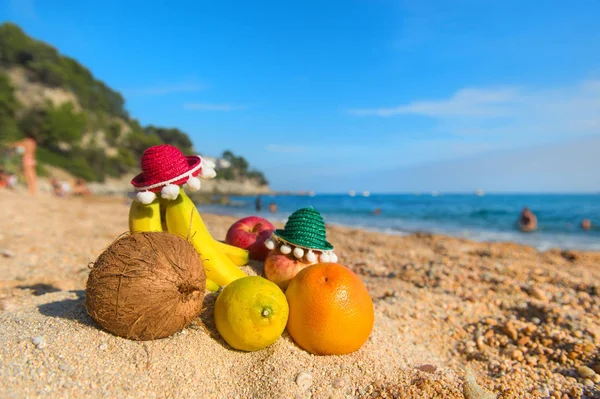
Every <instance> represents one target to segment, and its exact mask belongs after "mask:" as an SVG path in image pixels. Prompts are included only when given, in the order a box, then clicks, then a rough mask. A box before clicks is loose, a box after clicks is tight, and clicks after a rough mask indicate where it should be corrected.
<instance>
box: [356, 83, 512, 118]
mask: <svg viewBox="0 0 600 399" xmlns="http://www.w3.org/2000/svg"><path fill="white" fill-rule="evenodd" d="M518 98H519V96H518V92H517V90H515V89H511V88H501V89H470V88H467V89H461V90H459V91H457V92H456V93H455V94H454V95H452V96H451V97H450V98H448V99H446V100H438V101H415V102H412V103H409V104H404V105H399V106H397V107H390V108H363V109H352V110H350V111H349V112H350V113H351V114H353V115H359V116H366V115H376V116H394V115H407V114H416V115H423V116H429V117H433V118H443V117H453V116H501V115H504V114H506V112H507V111H509V110H508V109H506V108H507V106H510V105H511V104H512V103H513V102H514V101H516V100H518Z"/></svg>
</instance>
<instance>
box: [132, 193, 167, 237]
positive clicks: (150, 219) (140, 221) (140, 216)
mask: <svg viewBox="0 0 600 399" xmlns="http://www.w3.org/2000/svg"><path fill="white" fill-rule="evenodd" d="M143 231H163V229H162V223H161V221H160V203H159V201H158V199H155V200H154V201H153V202H151V203H150V204H148V205H145V204H142V203H141V202H139V201H133V202H132V203H131V206H130V207H129V232H130V233H132V234H133V233H139V232H143Z"/></svg>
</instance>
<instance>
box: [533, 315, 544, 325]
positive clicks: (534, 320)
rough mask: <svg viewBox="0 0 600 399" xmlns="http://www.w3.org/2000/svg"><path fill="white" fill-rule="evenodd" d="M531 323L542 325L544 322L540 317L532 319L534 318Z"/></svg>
mask: <svg viewBox="0 0 600 399" xmlns="http://www.w3.org/2000/svg"><path fill="white" fill-rule="evenodd" d="M531 322H532V323H533V324H536V325H539V324H541V322H542V321H541V320H540V318H539V317H532V318H531Z"/></svg>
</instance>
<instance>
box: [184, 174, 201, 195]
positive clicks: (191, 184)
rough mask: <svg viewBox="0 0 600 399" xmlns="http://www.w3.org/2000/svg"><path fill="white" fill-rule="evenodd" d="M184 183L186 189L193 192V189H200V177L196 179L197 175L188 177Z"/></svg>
mask: <svg viewBox="0 0 600 399" xmlns="http://www.w3.org/2000/svg"><path fill="white" fill-rule="evenodd" d="M185 185H186V187H187V188H188V190H190V191H192V192H194V191H198V190H200V186H201V185H202V184H201V183H200V179H198V178H197V177H194V176H190V178H189V179H188V181H187V183H185Z"/></svg>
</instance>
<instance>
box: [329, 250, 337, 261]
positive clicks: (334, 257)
mask: <svg viewBox="0 0 600 399" xmlns="http://www.w3.org/2000/svg"><path fill="white" fill-rule="evenodd" d="M329 261H330V262H331V263H337V261H338V257H337V255H336V254H334V253H333V252H332V253H331V254H330V255H329Z"/></svg>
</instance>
